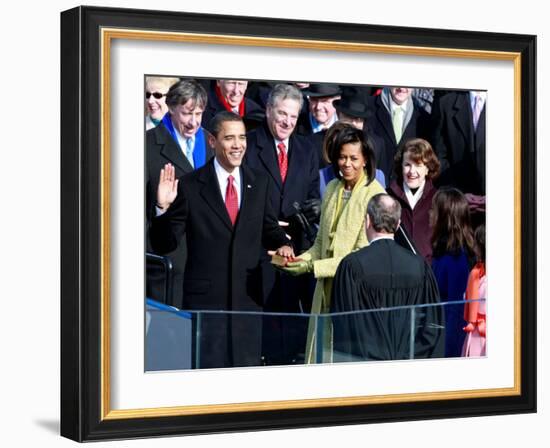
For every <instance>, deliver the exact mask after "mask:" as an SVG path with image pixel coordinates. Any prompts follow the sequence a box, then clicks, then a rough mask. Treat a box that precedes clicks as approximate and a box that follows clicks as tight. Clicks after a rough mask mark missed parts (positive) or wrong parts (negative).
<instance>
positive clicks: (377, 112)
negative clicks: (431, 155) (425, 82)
mask: <svg viewBox="0 0 550 448" xmlns="http://www.w3.org/2000/svg"><path fill="white" fill-rule="evenodd" d="M368 107H369V109H370V110H371V111H372V112H373V114H374V116H373V117H372V118H370V119H369V128H370V129H371V130H372V132H374V134H376V135H379V136H380V137H382V139H383V140H384V151H385V157H380V162H379V163H378V164H377V168H378V169H380V170H382V171H383V172H384V175H385V176H386V185H390V183H391V181H392V180H393V178H394V177H395V176H394V174H393V159H394V157H395V154H396V152H397V149H398V147H399V144H400V143H402V142H404V141H406V140H408V139H410V138H416V137H420V138H427V137H428V135H429V116H428V114H426V112H424V111H423V110H421V109H419V108H418V107H417V106H414V109H413V114H412V117H411V119H410V121H409V123H408V124H407V127H406V128H405V130H404V131H403V135H402V136H401V140H400V141H399V142H398V141H396V139H395V134H394V132H393V125H392V120H391V114H390V113H389V112H388V110H387V109H386V107H385V106H384V103H383V102H382V98H381V96H380V95H378V96H375V97H369V99H368Z"/></svg>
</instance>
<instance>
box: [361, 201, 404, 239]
mask: <svg viewBox="0 0 550 448" xmlns="http://www.w3.org/2000/svg"><path fill="white" fill-rule="evenodd" d="M367 218H368V219H366V221H367V233H368V230H369V227H370V228H371V229H372V231H373V232H375V233H377V234H384V235H388V234H390V235H393V234H394V233H395V232H396V231H397V228H398V227H399V223H400V220H401V205H399V202H397V201H396V200H395V199H394V198H392V197H391V196H390V195H388V194H386V193H380V194H377V195H374V196H373V197H372V198H371V200H370V201H369V204H368V206H367ZM370 239H371V238H369V240H370Z"/></svg>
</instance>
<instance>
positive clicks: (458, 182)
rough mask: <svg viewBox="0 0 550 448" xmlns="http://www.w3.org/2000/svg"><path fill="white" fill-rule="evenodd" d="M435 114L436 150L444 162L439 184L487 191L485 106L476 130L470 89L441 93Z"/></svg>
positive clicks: (472, 190) (437, 99) (435, 103)
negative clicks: (468, 90) (467, 90)
mask: <svg viewBox="0 0 550 448" xmlns="http://www.w3.org/2000/svg"><path fill="white" fill-rule="evenodd" d="M432 117H433V120H434V134H433V142H434V150H435V151H436V153H437V156H438V158H439V161H440V162H441V175H440V177H439V179H438V182H437V184H438V185H439V186H443V185H451V186H454V187H457V188H459V189H460V190H461V191H462V192H463V193H474V194H485V107H484V108H483V110H482V112H481V116H480V117H479V121H478V125H477V130H476V131H475V132H474V126H473V118H472V107H471V105H470V94H469V92H450V93H447V94H445V95H442V96H437V97H436V98H435V100H434V105H433V109H432Z"/></svg>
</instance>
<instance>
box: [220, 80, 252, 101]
mask: <svg viewBox="0 0 550 448" xmlns="http://www.w3.org/2000/svg"><path fill="white" fill-rule="evenodd" d="M217 83H218V86H219V88H220V91H221V92H222V96H223V97H224V98H225V100H226V101H227V102H228V103H229V105H230V106H231V107H237V106H238V105H239V104H241V101H242V100H243V98H244V93H245V92H246V87H247V86H248V81H237V80H234V79H228V80H222V81H217Z"/></svg>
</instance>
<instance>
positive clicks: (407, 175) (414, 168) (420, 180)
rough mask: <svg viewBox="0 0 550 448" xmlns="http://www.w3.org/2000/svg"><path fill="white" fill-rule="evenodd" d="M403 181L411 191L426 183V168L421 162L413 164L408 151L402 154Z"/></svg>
mask: <svg viewBox="0 0 550 448" xmlns="http://www.w3.org/2000/svg"><path fill="white" fill-rule="evenodd" d="M402 167H403V181H404V182H405V183H406V184H407V186H408V187H409V188H411V189H414V188H419V187H420V186H422V185H423V184H424V182H425V181H426V176H427V175H428V167H427V166H426V165H425V164H424V162H422V160H420V161H418V162H415V161H414V160H412V158H411V153H410V152H409V151H407V152H405V154H403V163H402Z"/></svg>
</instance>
